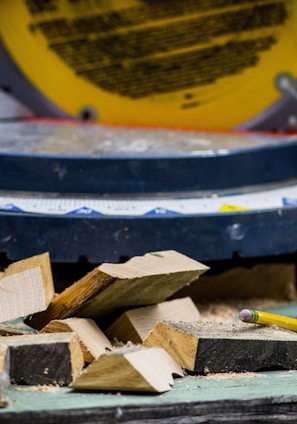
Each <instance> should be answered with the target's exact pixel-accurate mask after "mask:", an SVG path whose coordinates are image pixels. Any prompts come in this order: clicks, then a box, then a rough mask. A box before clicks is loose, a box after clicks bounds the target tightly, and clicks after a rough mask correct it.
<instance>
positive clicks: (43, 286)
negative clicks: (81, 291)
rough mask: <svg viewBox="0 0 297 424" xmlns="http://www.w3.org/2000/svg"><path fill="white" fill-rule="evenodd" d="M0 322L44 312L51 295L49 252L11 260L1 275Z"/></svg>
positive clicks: (52, 294)
mask: <svg viewBox="0 0 297 424" xmlns="http://www.w3.org/2000/svg"><path fill="white" fill-rule="evenodd" d="M0 293H1V296H0V322H3V321H8V320H12V319H15V318H19V317H24V316H26V315H30V314H34V313H35V312H39V311H44V310H45V309H46V308H47V307H48V305H49V303H50V302H51V300H52V299H53V296H54V284H53V278H52V273H51V265H50V259H49V254H48V253H43V254H41V255H37V256H33V257H31V258H28V259H24V260H22V261H18V262H14V263H12V264H11V265H9V267H8V268H7V269H6V271H5V273H4V274H2V275H1V276H0Z"/></svg>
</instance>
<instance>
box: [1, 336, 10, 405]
mask: <svg viewBox="0 0 297 424" xmlns="http://www.w3.org/2000/svg"><path fill="white" fill-rule="evenodd" d="M8 386H9V350H8V346H7V345H5V344H1V343H0V408H3V407H4V406H6V405H7V404H8Z"/></svg>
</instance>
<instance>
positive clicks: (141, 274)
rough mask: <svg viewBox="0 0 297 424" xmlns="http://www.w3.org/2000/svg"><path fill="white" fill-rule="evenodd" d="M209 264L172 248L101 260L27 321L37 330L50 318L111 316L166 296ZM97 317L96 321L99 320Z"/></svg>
mask: <svg viewBox="0 0 297 424" xmlns="http://www.w3.org/2000/svg"><path fill="white" fill-rule="evenodd" d="M208 269H209V268H208V267H207V266H206V265H203V264H202V263H200V262H198V261H195V260H193V259H191V258H189V257H187V256H185V255H183V254H181V253H178V252H176V251H173V250H168V251H161V252H153V253H147V254H145V255H144V256H137V257H134V258H132V259H130V260H129V261H127V262H126V263H123V264H110V263H104V264H102V265H100V266H99V267H96V268H95V269H94V270H93V271H91V272H90V273H88V274H87V275H86V276H84V277H83V278H82V279H80V280H79V281H77V282H76V283H74V284H72V285H71V286H70V287H68V288H67V289H65V290H64V291H63V292H62V293H60V294H59V295H58V296H56V297H55V298H54V299H53V300H52V302H51V304H50V305H49V307H48V309H47V310H46V311H44V312H41V313H38V314H34V315H33V317H32V318H31V319H30V320H28V321H27V324H29V325H30V326H32V327H33V328H36V329H38V330H40V329H41V328H43V327H45V326H46V325H47V324H48V323H49V321H51V320H53V319H63V318H68V317H73V316H76V317H85V318H96V319H97V320H98V319H100V320H102V319H104V318H106V317H107V316H111V315H112V314H113V313H115V312H118V311H119V310H123V309H128V308H131V307H137V306H147V305H154V304H156V303H159V302H163V301H164V300H166V299H168V298H169V297H170V296H171V295H172V294H173V293H175V292H176V291H178V290H179V289H180V288H181V287H184V286H186V285H188V284H190V283H192V282H193V281H195V280H197V279H198V278H199V276H200V275H201V274H203V273H204V272H206V271H207V270H208ZM100 322H101V321H99V324H100Z"/></svg>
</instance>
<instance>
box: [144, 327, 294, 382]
mask: <svg viewBox="0 0 297 424" xmlns="http://www.w3.org/2000/svg"><path fill="white" fill-rule="evenodd" d="M143 346H159V347H162V348H164V349H165V350H166V351H167V352H168V353H169V355H171V356H172V357H173V358H174V360H175V361H176V362H177V363H179V364H180V365H181V366H182V367H183V368H185V369H187V370H189V371H194V372H197V373H199V374H207V373H221V372H247V371H260V370H265V369H296V368H297V361H296V358H297V333H294V332H290V331H284V330H279V329H276V328H271V327H262V326H257V325H252V324H251V325H245V324H231V323H228V324H220V323H219V324H218V323H208V322H206V323H205V322H198V323H197V322H196V323H183V322H169V321H167V322H166V321H163V322H159V323H158V324H157V325H156V326H155V328H154V329H153V331H151V332H150V334H149V335H148V337H147V338H146V339H145V340H144V342H143Z"/></svg>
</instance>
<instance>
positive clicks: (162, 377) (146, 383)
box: [71, 347, 183, 393]
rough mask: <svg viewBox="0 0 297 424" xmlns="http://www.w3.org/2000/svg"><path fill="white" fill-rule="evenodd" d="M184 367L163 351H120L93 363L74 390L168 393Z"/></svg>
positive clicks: (106, 355) (77, 381)
mask: <svg viewBox="0 0 297 424" xmlns="http://www.w3.org/2000/svg"><path fill="white" fill-rule="evenodd" d="M173 375H176V376H182V375H183V371H182V369H181V367H180V366H179V365H178V364H177V363H176V362H175V361H174V360H173V359H172V358H171V357H170V356H169V355H168V353H167V352H166V351H165V350H164V349H160V348H143V347H139V348H131V349H127V348H124V349H118V350H115V351H112V352H108V353H105V354H103V355H101V356H100V357H99V358H98V359H97V360H95V361H94V362H92V363H91V364H90V365H89V366H88V367H87V368H86V369H85V370H83V371H82V373H81V374H80V375H79V376H78V377H77V379H76V380H75V381H74V382H73V383H72V384H71V387H73V388H74V389H79V390H104V391H105V390H108V391H133V392H157V393H161V392H165V391H168V390H170V388H171V386H172V385H173V384H174V380H173Z"/></svg>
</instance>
